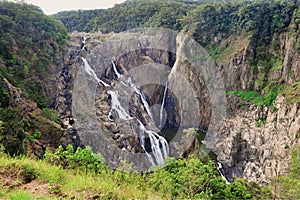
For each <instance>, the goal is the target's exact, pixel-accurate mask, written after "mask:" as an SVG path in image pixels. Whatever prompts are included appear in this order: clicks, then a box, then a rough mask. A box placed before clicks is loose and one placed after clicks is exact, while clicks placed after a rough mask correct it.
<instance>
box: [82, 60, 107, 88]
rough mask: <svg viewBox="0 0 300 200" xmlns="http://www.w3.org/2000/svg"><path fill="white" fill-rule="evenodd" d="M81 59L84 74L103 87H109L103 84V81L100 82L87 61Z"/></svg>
mask: <svg viewBox="0 0 300 200" xmlns="http://www.w3.org/2000/svg"><path fill="white" fill-rule="evenodd" d="M81 59H82V61H83V63H84V69H85V71H86V73H88V74H89V75H90V76H93V77H94V78H95V79H96V81H97V82H98V83H99V82H100V83H101V84H103V85H104V86H105V87H110V85H109V84H107V83H105V82H104V81H102V80H101V79H99V78H98V76H97V74H96V73H95V72H94V70H93V69H92V68H91V66H90V65H89V63H88V62H87V60H86V59H85V58H81Z"/></svg>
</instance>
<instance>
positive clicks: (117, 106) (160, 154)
mask: <svg viewBox="0 0 300 200" xmlns="http://www.w3.org/2000/svg"><path fill="white" fill-rule="evenodd" d="M81 59H82V60H83V63H84V69H85V71H86V73H87V74H89V75H90V76H93V77H94V78H95V80H96V81H97V82H100V83H102V84H103V85H104V86H105V87H110V85H109V84H107V83H105V82H104V81H103V80H101V79H99V78H98V76H97V75H96V73H95V72H94V70H93V69H92V68H91V66H90V65H89V64H88V62H87V60H86V59H85V58H81ZM112 65H113V70H114V73H115V74H116V76H117V77H118V79H120V77H121V74H120V73H119V72H118V71H117V68H116V65H115V63H114V62H112ZM120 82H121V83H122V84H123V85H124V86H126V87H128V88H130V89H131V90H132V91H133V92H135V93H137V94H138V95H139V96H140V99H141V101H142V103H143V105H144V107H145V110H146V112H147V114H148V115H149V117H150V118H151V120H152V122H153V116H152V112H151V109H150V106H149V103H148V102H147V100H146V97H145V94H144V93H143V91H142V90H141V89H139V88H138V87H137V85H136V84H135V83H134V82H133V81H132V79H131V77H128V78H127V80H126V82H124V81H122V80H120ZM107 94H109V95H110V96H111V109H110V111H109V114H108V116H107V117H108V119H109V120H110V121H114V120H115V119H113V118H112V112H113V111H115V112H116V113H117V115H118V117H119V118H120V119H122V120H125V121H129V120H133V119H136V121H137V123H138V127H139V131H138V135H139V138H140V144H141V146H142V148H143V149H144V151H145V153H146V155H147V157H148V160H149V163H150V164H151V165H163V164H164V159H165V158H166V157H167V156H168V155H169V146H168V143H167V141H166V139H165V138H164V137H162V136H160V135H159V134H157V133H156V132H154V131H152V130H148V129H146V127H145V125H144V124H143V123H142V122H141V121H140V120H139V119H137V118H134V117H132V116H130V114H129V113H128V112H127V111H126V109H125V108H124V107H123V106H122V103H121V102H120V100H119V93H118V91H114V90H108V91H107ZM133 130H134V129H133ZM146 138H149V140H150V147H151V152H148V151H147V149H146Z"/></svg>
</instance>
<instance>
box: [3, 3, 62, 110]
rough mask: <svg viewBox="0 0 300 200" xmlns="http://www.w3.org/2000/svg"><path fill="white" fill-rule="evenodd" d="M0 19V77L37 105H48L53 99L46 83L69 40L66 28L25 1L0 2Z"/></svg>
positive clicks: (58, 62)
mask: <svg viewBox="0 0 300 200" xmlns="http://www.w3.org/2000/svg"><path fill="white" fill-rule="evenodd" d="M0 19H1V20H0V23H1V24H0V76H4V77H6V78H7V79H8V80H9V81H10V82H11V83H12V84H13V85H15V86H17V87H19V88H21V89H22V91H23V92H24V93H25V94H26V95H27V96H28V97H29V98H30V99H31V100H34V101H35V102H37V103H38V105H39V107H46V106H48V105H49V104H50V102H51V101H53V99H49V98H48V97H47V96H48V95H47V94H46V88H45V82H47V79H48V78H49V74H51V72H52V71H53V68H54V67H53V66H58V65H59V64H60V60H61V56H62V51H61V50H62V49H63V48H64V46H65V44H66V41H67V39H68V35H67V31H66V29H65V27H64V26H63V25H62V23H60V22H59V21H57V20H55V19H53V18H51V17H48V16H46V15H45V14H44V13H43V12H42V11H41V9H40V8H38V7H36V6H33V5H28V4H24V3H20V4H16V3H12V2H6V1H1V2H0ZM51 70H52V71H51ZM1 84H2V83H1ZM2 92H3V91H2ZM2 95H5V94H2ZM2 95H1V96H2ZM2 101H3V100H2ZM0 103H1V105H2V106H3V104H5V102H0Z"/></svg>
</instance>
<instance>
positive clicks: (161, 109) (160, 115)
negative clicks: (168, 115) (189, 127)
mask: <svg viewBox="0 0 300 200" xmlns="http://www.w3.org/2000/svg"><path fill="white" fill-rule="evenodd" d="M167 91H168V81H166V85H165V90H164V96H163V99H162V103H161V107H160V112H159V128H162V123H163V111H164V105H165V99H166V96H167Z"/></svg>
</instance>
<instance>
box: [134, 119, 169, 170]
mask: <svg viewBox="0 0 300 200" xmlns="http://www.w3.org/2000/svg"><path fill="white" fill-rule="evenodd" d="M138 122H139V135H140V143H141V146H142V148H143V149H144V151H145V152H146V154H147V156H148V159H149V162H150V164H151V165H163V164H164V159H165V158H166V157H167V156H168V154H169V146H168V143H167V141H166V139H165V138H164V137H162V136H160V135H158V134H157V133H155V132H154V131H151V130H147V129H146V128H145V126H144V125H143V123H142V122H141V121H139V120H138ZM145 133H146V134H147V135H148V137H149V139H150V143H151V150H152V154H153V156H154V158H155V161H156V163H155V161H154V160H153V158H152V156H151V155H150V154H149V153H148V152H147V151H146V148H145V137H146V136H145Z"/></svg>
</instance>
